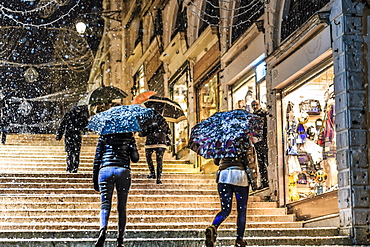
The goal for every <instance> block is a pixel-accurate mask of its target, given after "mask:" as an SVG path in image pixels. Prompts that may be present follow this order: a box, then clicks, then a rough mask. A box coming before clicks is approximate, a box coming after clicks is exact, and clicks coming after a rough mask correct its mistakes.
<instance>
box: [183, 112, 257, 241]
mask: <svg viewBox="0 0 370 247" xmlns="http://www.w3.org/2000/svg"><path fill="white" fill-rule="evenodd" d="M262 125H263V123H262V120H261V118H260V117H258V116H256V115H252V114H250V113H249V112H247V111H245V110H234V111H229V112H219V113H215V114H214V115H212V116H211V117H209V118H207V119H206V120H204V121H202V122H200V123H198V124H197V125H195V126H194V127H193V128H192V131H191V135H190V139H189V147H190V148H191V149H192V150H193V151H195V152H197V153H198V154H199V155H202V156H203V157H204V158H207V159H209V158H213V159H214V163H215V164H216V165H218V166H219V169H218V172H217V178H216V182H217V189H218V193H219V196H220V201H221V211H220V212H218V213H217V215H216V216H215V218H214V220H213V222H212V224H211V225H210V226H208V227H207V228H206V231H205V235H206V239H205V245H206V247H214V246H215V242H216V238H217V229H218V227H219V226H220V225H221V224H222V223H223V222H224V220H226V218H227V217H228V216H229V214H230V213H231V209H232V208H231V207H232V200H233V195H234V194H235V197H236V203H237V235H236V240H235V247H245V246H246V243H245V242H244V241H243V236H244V231H245V224H246V211H247V202H248V194H249V188H250V187H251V188H252V189H253V190H256V189H257V185H256V181H255V176H253V175H254V174H252V172H251V170H250V169H249V162H248V160H249V157H248V156H247V151H248V149H249V148H250V147H251V142H256V141H258V138H259V137H260V136H261V134H262V133H261V132H262Z"/></svg>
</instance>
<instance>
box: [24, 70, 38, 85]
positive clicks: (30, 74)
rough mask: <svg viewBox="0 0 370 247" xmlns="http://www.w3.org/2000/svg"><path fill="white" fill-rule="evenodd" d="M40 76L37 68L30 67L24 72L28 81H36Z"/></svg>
mask: <svg viewBox="0 0 370 247" xmlns="http://www.w3.org/2000/svg"><path fill="white" fill-rule="evenodd" d="M38 77H39V73H38V72H37V70H36V69H35V68H33V67H29V68H28V69H27V70H26V71H25V72H24V78H25V79H26V81H27V82H34V81H36V80H37V78H38Z"/></svg>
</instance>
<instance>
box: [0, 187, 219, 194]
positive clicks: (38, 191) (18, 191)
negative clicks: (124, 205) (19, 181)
mask: <svg viewBox="0 0 370 247" xmlns="http://www.w3.org/2000/svg"><path fill="white" fill-rule="evenodd" d="M158 186H159V187H160V186H162V185H158ZM95 193H97V192H96V191H95V190H94V189H93V186H91V188H84V189H82V188H61V189H57V188H50V189H48V190H45V189H43V188H0V195H9V194H23V195H31V194H44V195H53V194H77V195H78V194H95ZM130 195H157V196H162V195H192V196H201V195H217V191H215V190H197V189H191V190H188V189H187V190H185V189H183V190H180V189H177V190H174V189H160V190H152V189H148V188H146V189H134V188H133V189H130Z"/></svg>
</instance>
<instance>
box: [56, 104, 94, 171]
mask: <svg viewBox="0 0 370 247" xmlns="http://www.w3.org/2000/svg"><path fill="white" fill-rule="evenodd" d="M87 124H88V111H87V106H73V107H72V110H70V111H69V112H67V113H66V114H65V115H64V116H63V118H62V120H61V122H60V125H59V128H58V130H57V134H56V137H55V139H56V140H57V141H59V140H61V139H62V137H63V135H64V146H65V151H66V152H67V158H66V161H67V172H71V173H77V170H78V166H79V164H80V151H81V143H82V131H83V130H84V129H85V127H86V126H87Z"/></svg>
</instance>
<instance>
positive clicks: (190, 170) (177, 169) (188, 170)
mask: <svg viewBox="0 0 370 247" xmlns="http://www.w3.org/2000/svg"><path fill="white" fill-rule="evenodd" d="M0 168H1V170H2V172H7V173H14V172H22V173H32V172H34V171H35V170H36V169H37V171H38V172H44V173H45V174H48V173H55V172H61V173H62V172H66V171H65V170H66V165H64V167H61V166H57V167H53V166H43V167H24V166H22V165H12V166H10V165H9V166H0ZM78 172H90V173H91V174H92V167H81V168H79V169H78ZM131 172H132V173H137V174H149V170H148V168H147V167H138V168H137V167H135V166H132V167H131ZM162 172H163V173H169V174H176V173H182V174H185V173H186V174H195V173H197V172H198V169H197V168H189V167H182V166H179V167H167V166H166V165H163V169H162Z"/></svg>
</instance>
